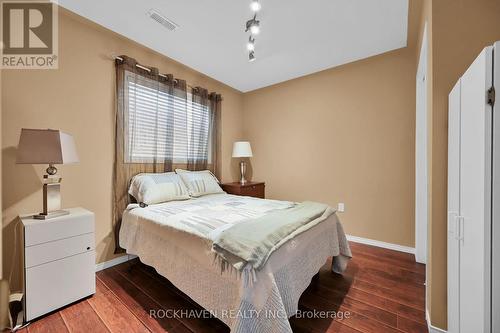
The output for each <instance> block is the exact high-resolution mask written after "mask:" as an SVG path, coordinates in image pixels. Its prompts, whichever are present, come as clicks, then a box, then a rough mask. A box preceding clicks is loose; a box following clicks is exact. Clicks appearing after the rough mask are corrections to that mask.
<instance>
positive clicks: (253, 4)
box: [250, 0, 260, 12]
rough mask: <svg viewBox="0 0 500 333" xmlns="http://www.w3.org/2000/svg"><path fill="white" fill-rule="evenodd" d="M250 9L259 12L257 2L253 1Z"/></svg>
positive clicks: (256, 0)
mask: <svg viewBox="0 0 500 333" xmlns="http://www.w3.org/2000/svg"><path fill="white" fill-rule="evenodd" d="M250 9H251V10H252V11H254V12H258V11H259V10H260V3H259V1H258V0H253V1H252V2H251V3H250Z"/></svg>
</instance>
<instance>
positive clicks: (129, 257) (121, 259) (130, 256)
mask: <svg viewBox="0 0 500 333" xmlns="http://www.w3.org/2000/svg"><path fill="white" fill-rule="evenodd" d="M135 258H137V256H136V255H133V254H126V255H123V256H121V257H117V258H114V259H111V260H108V261H105V262H100V263H98V264H96V265H95V271H96V272H99V271H102V270H103V269H106V268H110V267H113V266H116V265H119V264H123V263H124V262H127V261H129V260H132V259H135Z"/></svg>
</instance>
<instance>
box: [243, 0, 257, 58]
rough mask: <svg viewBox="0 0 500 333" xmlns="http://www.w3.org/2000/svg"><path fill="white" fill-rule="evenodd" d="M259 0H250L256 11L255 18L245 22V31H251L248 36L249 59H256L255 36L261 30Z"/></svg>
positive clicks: (253, 9) (251, 7)
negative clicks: (258, 15) (258, 16)
mask: <svg viewBox="0 0 500 333" xmlns="http://www.w3.org/2000/svg"><path fill="white" fill-rule="evenodd" d="M260 8H261V7H260V2H259V0H252V2H250V9H251V10H252V11H253V12H254V14H253V18H251V19H250V20H248V21H247V23H246V24H245V32H249V31H250V36H248V42H247V51H248V61H249V62H252V61H255V38H254V37H253V36H255V35H257V34H258V33H259V32H260V21H259V20H257V12H258V11H259V10H260Z"/></svg>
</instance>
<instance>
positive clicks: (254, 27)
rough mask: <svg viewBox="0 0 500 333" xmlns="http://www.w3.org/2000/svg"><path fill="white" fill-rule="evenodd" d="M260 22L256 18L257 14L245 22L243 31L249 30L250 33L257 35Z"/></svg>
mask: <svg viewBox="0 0 500 333" xmlns="http://www.w3.org/2000/svg"><path fill="white" fill-rule="evenodd" d="M259 25H260V22H259V21H258V20H257V14H256V15H254V16H253V18H252V19H250V20H248V21H247V23H246V29H245V32H248V31H250V33H251V34H252V35H257V34H258V33H259V32H260V26H259Z"/></svg>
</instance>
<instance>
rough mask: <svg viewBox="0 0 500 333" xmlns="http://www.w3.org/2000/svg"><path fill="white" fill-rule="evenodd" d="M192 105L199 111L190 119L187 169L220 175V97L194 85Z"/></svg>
mask: <svg viewBox="0 0 500 333" xmlns="http://www.w3.org/2000/svg"><path fill="white" fill-rule="evenodd" d="M191 96H192V105H197V106H199V108H200V109H201V112H199V113H196V116H193V117H192V120H191V134H190V141H189V146H188V159H187V167H188V170H207V169H208V170H211V171H212V172H213V173H214V174H215V175H216V176H217V177H220V162H219V159H220V129H219V126H220V113H221V102H222V97H221V95H219V94H216V93H210V94H209V93H208V90H207V89H204V88H201V87H195V88H193V89H192V92H191Z"/></svg>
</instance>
